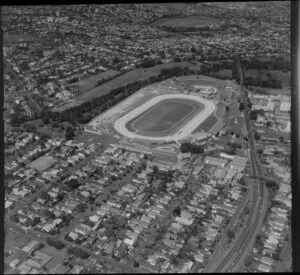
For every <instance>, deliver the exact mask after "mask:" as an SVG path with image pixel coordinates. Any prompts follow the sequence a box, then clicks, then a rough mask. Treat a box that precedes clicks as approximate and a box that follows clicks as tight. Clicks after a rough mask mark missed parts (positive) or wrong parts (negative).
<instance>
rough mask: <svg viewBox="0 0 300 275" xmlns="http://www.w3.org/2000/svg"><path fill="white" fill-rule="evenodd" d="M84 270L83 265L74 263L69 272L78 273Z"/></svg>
mask: <svg viewBox="0 0 300 275" xmlns="http://www.w3.org/2000/svg"><path fill="white" fill-rule="evenodd" d="M83 270H84V267H83V266H80V265H74V266H73V268H72V269H71V270H70V272H69V274H80V273H81V272H82V271H83Z"/></svg>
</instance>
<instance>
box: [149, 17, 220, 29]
mask: <svg viewBox="0 0 300 275" xmlns="http://www.w3.org/2000/svg"><path fill="white" fill-rule="evenodd" d="M218 24H220V21H218V20H217V19H214V18H211V17H206V16H182V17H173V18H164V19H160V20H158V21H156V22H155V23H154V24H153V25H155V26H165V27H173V28H182V27H184V28H186V27H198V28H199V27H207V26H211V25H218Z"/></svg>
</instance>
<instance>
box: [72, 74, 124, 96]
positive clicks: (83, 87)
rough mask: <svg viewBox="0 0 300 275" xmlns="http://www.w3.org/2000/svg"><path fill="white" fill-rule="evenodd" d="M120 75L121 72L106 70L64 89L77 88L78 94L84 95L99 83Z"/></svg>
mask: <svg viewBox="0 0 300 275" xmlns="http://www.w3.org/2000/svg"><path fill="white" fill-rule="evenodd" d="M120 73H121V72H119V71H114V70H107V71H105V72H102V73H99V74H96V75H93V76H90V77H88V78H86V79H83V80H81V81H78V82H75V83H72V84H69V85H66V88H72V87H78V90H79V93H84V92H87V91H88V90H90V89H92V88H94V87H95V86H97V85H98V82H99V81H106V80H109V79H111V78H113V77H115V76H117V75H118V74H120Z"/></svg>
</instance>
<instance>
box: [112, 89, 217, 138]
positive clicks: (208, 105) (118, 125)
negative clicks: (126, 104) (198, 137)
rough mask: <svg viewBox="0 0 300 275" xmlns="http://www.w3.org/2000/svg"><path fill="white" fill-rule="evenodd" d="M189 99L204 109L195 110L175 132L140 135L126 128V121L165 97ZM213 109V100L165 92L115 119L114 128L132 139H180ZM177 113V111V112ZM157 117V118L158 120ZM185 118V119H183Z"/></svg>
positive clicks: (189, 132)
mask: <svg viewBox="0 0 300 275" xmlns="http://www.w3.org/2000/svg"><path fill="white" fill-rule="evenodd" d="M177 98H178V99H181V100H182V99H190V100H194V101H196V102H199V103H201V104H202V105H204V109H203V110H201V111H200V112H199V111H198V110H197V114H195V115H194V116H193V117H192V118H190V117H189V121H186V123H182V124H181V125H182V127H180V128H179V129H176V131H177V132H175V133H172V134H170V133H165V134H164V135H163V136H153V134H152V133H151V136H149V134H148V135H146V136H145V135H141V134H139V133H134V132H131V131H129V130H128V128H127V127H126V125H127V123H128V122H129V121H132V120H134V119H135V118H136V117H138V116H139V115H141V114H143V113H144V112H145V111H147V110H149V109H150V108H152V107H153V106H155V105H157V103H159V102H161V101H162V100H165V99H177ZM214 110H215V105H214V103H213V102H211V101H208V100H205V99H202V98H200V97H197V96H193V95H183V94H167V95H161V96H156V97H155V98H153V99H151V100H149V101H147V102H146V103H144V104H142V105H140V106H139V107H137V108H135V109H133V110H132V111H130V112H128V113H126V114H125V115H123V116H121V117H120V118H119V119H117V120H116V121H115V122H114V127H115V129H116V130H117V131H118V132H119V133H121V134H122V135H124V136H126V137H129V138H132V139H135V138H137V139H146V140H153V141H154V140H159V141H161V140H180V139H182V138H185V137H187V136H189V135H190V134H191V133H192V131H193V130H194V129H195V128H196V127H197V126H198V125H199V124H201V123H202V122H203V121H204V120H205V119H206V118H207V117H208V116H209V115H210V114H211V113H213V112H214ZM178 113H179V112H178ZM160 119H161V118H159V119H158V120H160ZM184 120H185V119H184Z"/></svg>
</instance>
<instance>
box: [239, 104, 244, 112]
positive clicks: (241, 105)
mask: <svg viewBox="0 0 300 275" xmlns="http://www.w3.org/2000/svg"><path fill="white" fill-rule="evenodd" d="M239 109H240V111H243V110H244V109H245V106H244V103H243V102H240V104H239Z"/></svg>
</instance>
